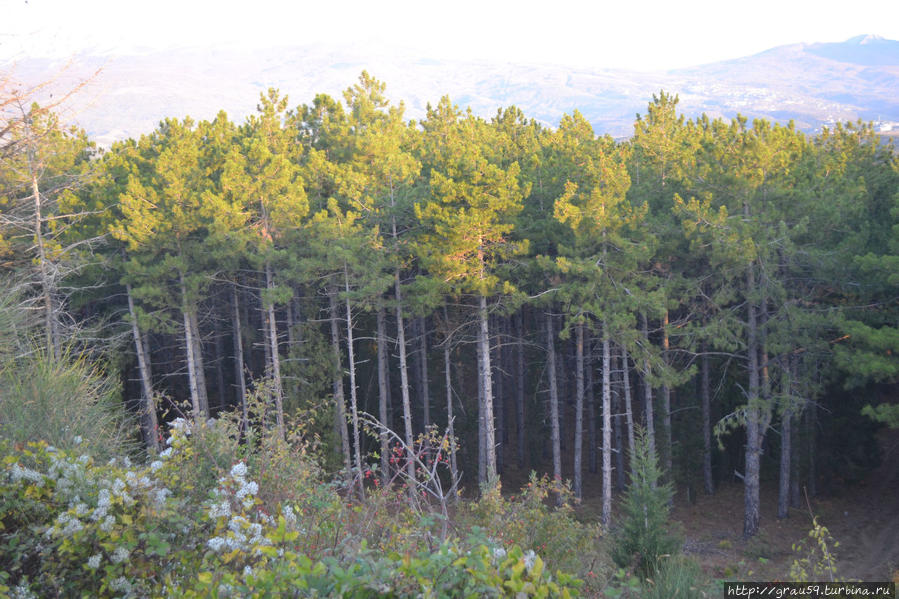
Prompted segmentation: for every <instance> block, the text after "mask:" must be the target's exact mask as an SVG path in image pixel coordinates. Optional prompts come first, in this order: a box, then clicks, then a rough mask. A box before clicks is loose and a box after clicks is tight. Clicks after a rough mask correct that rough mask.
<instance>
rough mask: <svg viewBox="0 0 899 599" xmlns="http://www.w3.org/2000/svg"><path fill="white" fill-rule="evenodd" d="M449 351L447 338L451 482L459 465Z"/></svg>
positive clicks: (457, 471) (456, 475)
mask: <svg viewBox="0 0 899 599" xmlns="http://www.w3.org/2000/svg"><path fill="white" fill-rule="evenodd" d="M444 310H445V308H444ZM451 351H452V347H451V346H450V340H449V339H448V338H447V339H446V340H444V342H443V370H444V374H445V376H446V434H447V435H448V436H449V439H450V448H449V449H450V473H451V474H452V480H457V479H458V477H459V465H458V462H457V461H456V428H455V422H454V420H455V419H454V417H453V377H452V371H451V370H450V368H451V367H452V362H451V361H450V352H451Z"/></svg>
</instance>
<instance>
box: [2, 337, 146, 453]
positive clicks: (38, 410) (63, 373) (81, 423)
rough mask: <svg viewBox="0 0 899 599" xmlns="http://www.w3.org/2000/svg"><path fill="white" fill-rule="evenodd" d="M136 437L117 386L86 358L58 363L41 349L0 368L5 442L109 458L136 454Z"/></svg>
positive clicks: (65, 358)
mask: <svg viewBox="0 0 899 599" xmlns="http://www.w3.org/2000/svg"><path fill="white" fill-rule="evenodd" d="M135 432H136V429H135V427H134V424H133V422H131V421H130V420H129V419H127V418H126V416H125V412H124V410H123V408H122V403H121V398H120V397H119V393H118V389H117V388H116V386H115V385H114V384H112V382H111V381H110V380H109V378H108V377H106V376H105V375H104V374H103V373H102V372H100V371H99V370H98V369H97V368H96V367H93V366H91V365H90V364H89V363H88V361H87V359H86V358H85V357H84V356H82V355H71V354H66V355H63V356H62V357H61V358H60V359H58V360H53V359H51V358H50V357H49V356H47V355H46V352H44V351H41V350H36V351H34V352H33V353H32V354H31V355H29V356H26V357H24V358H21V359H18V360H10V361H8V362H7V363H6V364H2V365H0V438H2V439H6V440H8V441H11V442H12V443H15V444H19V445H24V444H25V443H28V442H31V441H39V440H43V441H46V442H47V443H49V444H50V445H52V446H54V447H57V448H59V449H65V450H72V451H78V452H87V453H90V454H91V455H93V456H96V457H98V458H103V459H106V458H110V457H112V456H114V455H125V454H126V453H127V452H129V451H131V450H134V449H135V446H134V441H135V438H134V433H135Z"/></svg>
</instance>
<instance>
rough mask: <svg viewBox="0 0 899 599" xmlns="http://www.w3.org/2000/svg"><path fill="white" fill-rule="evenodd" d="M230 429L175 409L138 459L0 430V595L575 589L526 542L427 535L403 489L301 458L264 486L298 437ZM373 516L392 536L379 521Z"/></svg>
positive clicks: (548, 593)
mask: <svg viewBox="0 0 899 599" xmlns="http://www.w3.org/2000/svg"><path fill="white" fill-rule="evenodd" d="M233 426H234V423H233V421H232V420H228V419H225V420H222V421H215V420H213V421H209V422H206V423H201V424H199V425H195V424H192V423H190V422H188V421H184V420H176V421H175V422H174V423H173V424H172V427H171V437H170V438H169V439H168V440H167V443H166V444H167V448H166V449H165V450H164V451H163V452H161V453H160V454H159V456H157V457H156V459H154V460H153V461H152V462H150V463H149V464H146V465H135V464H132V463H131V462H130V461H129V460H128V459H127V458H125V459H120V458H113V459H111V460H109V461H107V462H105V463H104V462H101V461H99V460H96V459H94V458H93V457H92V456H90V455H88V454H80V455H79V454H77V453H74V452H68V451H63V450H60V449H57V448H54V447H50V446H48V445H47V444H46V443H45V442H39V443H30V444H28V445H26V446H24V447H21V446H15V445H13V444H11V443H9V442H3V443H2V445H0V450H2V451H3V455H4V457H3V469H2V471H0V514H2V516H0V518H2V519H0V572H2V574H0V595H2V594H5V593H8V592H9V591H10V587H11V586H12V587H15V592H16V593H17V594H20V595H23V596H30V595H31V594H33V593H34V592H35V591H39V592H40V594H41V595H42V596H99V597H121V596H154V597H155V596H159V597H181V596H186V597H210V596H222V597H225V596H233V597H245V596H278V595H282V594H284V595H287V594H289V595H292V596H335V595H336V596H353V597H378V596H397V597H405V596H435V597H436V596H479V597H480V596H487V597H489V596H495V597H498V596H505V595H509V594H518V595H520V596H539V597H569V596H574V595H576V594H577V592H578V588H579V586H580V583H579V581H577V580H575V579H574V578H572V577H571V576H568V575H566V574H563V573H558V572H557V573H556V574H554V575H550V574H549V570H548V569H547V568H546V567H545V565H544V562H543V560H542V559H541V557H540V556H538V555H537V553H536V552H535V551H533V550H532V549H529V550H527V551H525V550H522V549H520V548H518V547H517V546H516V545H514V544H511V545H509V546H508V547H500V546H497V544H495V543H491V542H484V539H483V536H484V535H482V534H480V535H474V536H472V537H469V538H466V539H459V538H456V537H452V538H450V539H448V540H447V541H446V542H444V543H442V544H439V545H438V546H432V545H431V544H430V543H431V542H432V541H433V539H434V537H433V535H430V534H428V533H427V530H428V527H429V526H434V523H433V522H432V523H430V524H428V523H424V526H422V522H419V521H415V520H413V519H412V517H413V516H412V515H413V512H411V511H410V510H408V509H403V508H402V507H401V505H402V504H400V503H399V500H400V499H401V498H402V494H401V492H398V493H397V494H394V495H393V496H391V495H390V494H389V493H388V492H386V491H385V492H381V493H379V494H376V495H375V497H376V499H375V500H371V501H369V502H363V503H352V502H351V503H347V502H346V500H344V499H342V498H341V496H340V495H339V494H338V493H337V491H336V487H335V486H334V485H332V484H329V483H326V482H323V481H321V480H320V479H319V478H318V477H317V474H316V470H315V469H314V467H313V466H309V465H308V464H309V462H305V463H306V464H307V466H305V468H307V469H308V470H307V471H306V472H305V474H304V473H303V472H300V475H301V480H302V481H303V484H300V485H297V486H295V487H294V488H293V490H292V491H291V490H289V489H288V486H287V485H283V486H282V488H281V489H280V490H278V491H277V492H267V491H266V490H265V489H263V488H262V487H261V486H260V484H259V483H258V481H259V480H262V479H261V478H260V475H266V476H269V477H271V480H272V481H277V480H279V477H278V476H276V473H278V472H281V473H285V474H287V473H296V472H298V471H300V470H302V468H304V466H302V464H303V458H302V457H300V459H296V462H297V464H291V465H286V462H288V461H290V460H292V459H295V458H297V456H302V449H301V448H299V447H298V446H296V445H293V446H290V447H285V446H284V445H278V444H268V443H266V442H258V443H256V444H255V448H254V449H253V451H250V450H249V449H248V448H245V447H243V446H239V445H236V444H234V443H232V440H231V439H232V437H231V433H232V432H233V428H232V427H233ZM241 453H246V457H245V458H240V459H237V460H236V461H234V462H230V463H226V462H227V460H228V459H229V458H230V457H233V456H235V455H237V456H238V457H239V456H240V454H241ZM291 456H293V457H291ZM204 468H210V469H211V472H199V471H198V469H204ZM391 501H397V504H395V505H388V503H389V502H391ZM385 508H389V509H385ZM393 510H395V511H393ZM382 521H383V522H388V521H389V522H393V523H395V525H396V526H397V529H396V530H397V534H396V535H386V536H385V535H382V534H381V533H378V532H376V529H378V528H379V526H378V523H379V522H382ZM556 522H562V520H556ZM422 533H424V534H422ZM379 535H380V536H379ZM369 538H376V539H377V541H378V544H379V546H378V547H377V548H374V549H372V548H370V545H369V540H368V539H369Z"/></svg>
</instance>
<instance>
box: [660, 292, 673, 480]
mask: <svg viewBox="0 0 899 599" xmlns="http://www.w3.org/2000/svg"><path fill="white" fill-rule="evenodd" d="M669 345H670V342H669V340H668V310H665V314H664V316H663V317H662V361H663V362H665V363H667V362H668V350H669ZM662 425H663V426H662V428H664V436H663V437H662V441H663V446H662V455H663V459H662V465H663V466H664V468H665V476H666V477H667V480H669V481H673V480H674V470H673V467H672V460H673V455H674V448H673V443H672V430H673V429H672V428H671V387H669V386H668V385H662Z"/></svg>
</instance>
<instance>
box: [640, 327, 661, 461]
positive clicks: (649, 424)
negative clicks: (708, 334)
mask: <svg viewBox="0 0 899 599" xmlns="http://www.w3.org/2000/svg"><path fill="white" fill-rule="evenodd" d="M640 316H641V317H642V320H643V342H644V343H646V345H647V347H648V346H649V323H648V322H647V320H646V314H641V315H640ZM651 374H652V371H651V366H650V364H649V356H647V357H645V358H643V412H644V414H645V424H646V438H647V439H649V451H650V453H651V454H652V455H658V454H657V453H656V428H655V422H654V420H655V419H654V418H653V408H652V383H651V382H650V381H649V377H650V375H651Z"/></svg>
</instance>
